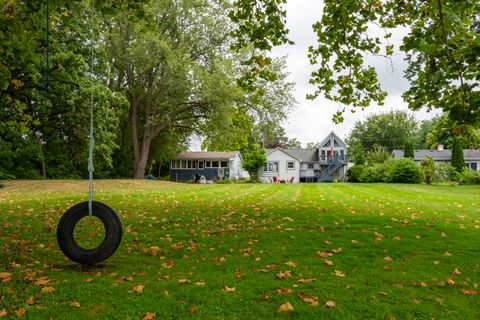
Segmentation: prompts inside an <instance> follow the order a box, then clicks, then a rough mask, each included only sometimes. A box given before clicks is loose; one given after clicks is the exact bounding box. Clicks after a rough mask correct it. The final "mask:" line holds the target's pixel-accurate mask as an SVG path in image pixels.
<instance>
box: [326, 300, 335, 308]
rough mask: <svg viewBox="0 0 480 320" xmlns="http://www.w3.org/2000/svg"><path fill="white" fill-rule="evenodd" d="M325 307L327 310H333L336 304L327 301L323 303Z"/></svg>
mask: <svg viewBox="0 0 480 320" xmlns="http://www.w3.org/2000/svg"><path fill="white" fill-rule="evenodd" d="M325 306H326V307H328V308H335V307H336V306H337V303H336V302H335V301H333V300H328V301H327V302H325Z"/></svg>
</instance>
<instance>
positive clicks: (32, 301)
mask: <svg viewBox="0 0 480 320" xmlns="http://www.w3.org/2000/svg"><path fill="white" fill-rule="evenodd" d="M25 303H26V304H28V305H29V306H31V305H33V304H34V303H35V300H34V299H33V296H31V297H29V298H28V299H27V301H26V302H25Z"/></svg>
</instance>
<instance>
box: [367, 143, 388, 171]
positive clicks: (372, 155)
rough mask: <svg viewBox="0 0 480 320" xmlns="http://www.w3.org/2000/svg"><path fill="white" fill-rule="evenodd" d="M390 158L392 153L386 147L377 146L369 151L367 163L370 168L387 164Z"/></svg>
mask: <svg viewBox="0 0 480 320" xmlns="http://www.w3.org/2000/svg"><path fill="white" fill-rule="evenodd" d="M390 158H391V156H390V152H388V150H387V148H386V147H382V146H379V145H375V146H374V147H373V149H372V150H370V151H367V163H368V165H369V166H372V165H374V164H377V163H384V162H387V161H388V160H389V159H390Z"/></svg>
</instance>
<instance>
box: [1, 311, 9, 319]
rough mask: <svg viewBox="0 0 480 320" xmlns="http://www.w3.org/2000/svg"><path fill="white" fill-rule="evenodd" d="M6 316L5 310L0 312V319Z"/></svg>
mask: <svg viewBox="0 0 480 320" xmlns="http://www.w3.org/2000/svg"><path fill="white" fill-rule="evenodd" d="M7 314H8V312H7V310H5V309H3V310H0V318H3V317H5V316H6V315H7Z"/></svg>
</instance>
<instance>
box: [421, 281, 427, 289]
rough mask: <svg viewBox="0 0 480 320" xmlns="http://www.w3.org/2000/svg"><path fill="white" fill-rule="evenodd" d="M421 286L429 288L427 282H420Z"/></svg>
mask: <svg viewBox="0 0 480 320" xmlns="http://www.w3.org/2000/svg"><path fill="white" fill-rule="evenodd" d="M420 286H422V287H424V288H425V287H428V284H427V283H426V282H423V281H422V282H420Z"/></svg>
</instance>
